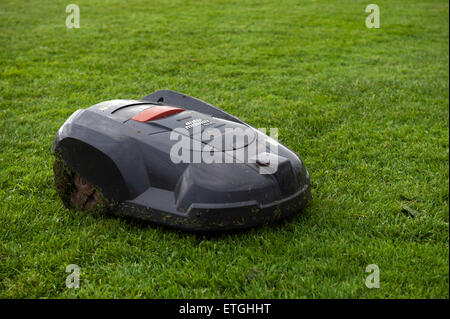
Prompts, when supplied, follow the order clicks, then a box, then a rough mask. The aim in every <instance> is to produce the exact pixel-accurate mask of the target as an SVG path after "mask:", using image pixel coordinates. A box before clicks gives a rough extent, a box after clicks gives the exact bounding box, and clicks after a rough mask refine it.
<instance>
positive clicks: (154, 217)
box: [52, 90, 311, 231]
mask: <svg viewBox="0 0 450 319" xmlns="http://www.w3.org/2000/svg"><path fill="white" fill-rule="evenodd" d="M211 129H214V133H215V134H213V135H210V136H209V140H208V139H206V141H205V139H204V137H205V130H206V133H208V130H211ZM236 132H245V133H242V134H240V133H236ZM175 133H176V134H177V136H176V137H177V138H174V137H173V136H171V134H172V135H174V134H175ZM229 134H232V135H233V136H231V138H230V136H228V135H229ZM206 135H208V134H206ZM183 139H184V143H181V140H183ZM186 142H187V143H188V144H186ZM177 143H178V144H177ZM186 145H187V146H186ZM177 147H178V148H177ZM255 148H257V153H256V155H251V154H253V153H255V152H253V153H252V152H251V151H250V150H252V149H255ZM174 150H176V152H175V157H174ZM274 150H275V151H274ZM52 151H53V152H54V155H55V162H54V166H53V170H54V178H55V186H56V190H57V192H58V194H59V196H60V198H61V199H62V201H63V203H64V205H65V206H66V207H67V208H75V209H80V210H87V211H91V212H93V213H105V212H112V213H114V214H116V215H119V216H127V217H132V218H136V219H139V220H143V221H149V222H152V223H156V224H161V225H167V226H171V227H175V228H178V229H183V230H192V231H214V230H228V229H238V228H245V227H250V226H256V225H261V224H265V223H268V222H271V221H275V220H279V219H281V218H283V217H286V216H288V215H292V214H294V213H296V212H299V211H300V210H301V209H302V208H303V207H304V206H305V205H306V203H307V201H308V200H309V199H310V196H311V187H310V177H309V172H308V170H307V169H306V167H305V166H304V165H303V162H302V160H301V159H300V158H299V157H298V156H297V155H296V154H295V153H294V152H293V151H291V150H290V149H288V148H287V147H285V146H283V145H282V144H280V143H278V142H277V141H275V140H274V139H272V138H270V137H268V136H267V135H265V134H263V133H262V132H261V131H259V130H256V129H255V128H253V127H251V126H250V125H248V124H247V123H245V122H243V121H242V120H240V119H238V118H236V117H234V116H232V115H230V114H228V113H226V112H225V111H222V110H220V109H218V108H216V107H214V106H212V105H210V104H208V103H205V102H203V101H201V100H198V99H196V98H193V97H190V96H187V95H184V94H181V93H177V92H173V91H168V90H161V91H157V92H155V93H152V94H150V95H148V96H146V97H144V98H143V99H142V100H112V101H106V102H101V103H99V104H96V105H94V106H91V107H89V108H87V109H81V110H77V111H75V112H74V113H73V114H72V115H71V116H70V117H69V118H68V119H67V121H66V122H65V123H64V124H63V125H62V126H61V128H60V129H59V131H58V133H57V135H56V137H55V140H54V143H53V146H52ZM239 151H241V153H239V154H241V155H242V154H244V157H246V156H247V157H246V158H245V159H242V158H241V157H242V156H237V153H238V152H239ZM183 152H184V153H183ZM205 153H206V154H205ZM180 154H184V156H185V157H184V158H183V160H180V159H177V157H176V156H177V155H178V156H179V155H180ZM186 154H187V156H188V157H186ZM173 158H175V160H173ZM186 158H187V159H188V160H185V159H186ZM196 158H197V161H195V159H196ZM199 158H200V159H203V158H215V159H216V160H215V161H213V163H207V162H206V160H200V161H199V160H198V159H199ZM210 162H211V161H210Z"/></svg>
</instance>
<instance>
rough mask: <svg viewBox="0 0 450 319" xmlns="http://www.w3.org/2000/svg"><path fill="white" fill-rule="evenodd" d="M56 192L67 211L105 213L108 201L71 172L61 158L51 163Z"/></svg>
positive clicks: (78, 175) (76, 174)
mask: <svg viewBox="0 0 450 319" xmlns="http://www.w3.org/2000/svg"><path fill="white" fill-rule="evenodd" d="M53 173H54V179H55V187H56V191H57V193H58V195H59V197H60V198H61V200H62V202H63V203H64V206H66V207H67V208H69V209H77V210H81V211H89V212H91V213H94V214H102V213H106V210H107V207H108V201H107V200H106V199H105V197H104V196H103V195H102V193H101V192H100V190H99V189H98V188H96V187H95V186H94V185H92V184H91V183H89V181H88V180H87V179H86V178H84V177H83V176H81V175H80V174H78V173H77V172H75V171H73V170H72V169H71V168H70V167H69V166H68V165H67V164H66V163H65V162H64V161H63V160H62V159H61V158H56V159H55V162H54V163H53Z"/></svg>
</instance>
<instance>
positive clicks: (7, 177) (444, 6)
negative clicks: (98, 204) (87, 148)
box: [0, 0, 449, 298]
mask: <svg viewBox="0 0 450 319" xmlns="http://www.w3.org/2000/svg"><path fill="white" fill-rule="evenodd" d="M69 3H71V2H67V1H51V2H50V1H49V2H42V1H18V0H14V1H12V0H2V1H1V3H0V124H1V125H0V297H3V298H11V297H18V298H24V297H32V298H41V297H44V298H54V297H56V298H65V297H69V298H76V297H82V298H85V297H101V298H103V297H113V298H115V297H132V298H134V297H145V298H167V297H170V298H178V297H186V298H191V297H193V298H204V297H217V298H225V297H226V298H232V297H238V298H260V297H264V298H317V297H320V298H336V297H337V298H340V297H342V298H431V297H432V298H448V297H449V224H448V222H449V132H448V129H449V95H448V89H449V73H448V67H449V32H448V31H449V5H448V2H447V1H425V0H422V1H385V0H383V1H381V0H379V1H377V2H376V3H377V4H378V5H379V6H380V10H381V28H380V29H367V28H366V27H365V18H366V16H367V13H365V11H364V9H365V6H366V5H367V4H368V3H370V2H368V1H350V0H348V1H339V2H331V1H302V2H299V1H268V0H262V1H243V0H239V1H228V0H222V1H185V0H175V1H146V0H145V1H144V0H136V1H127V2H125V1H118V0H117V1H92V0H89V1H88V0H79V1H76V2H75V3H76V4H78V5H79V6H80V10H81V28H80V29H67V28H66V26H65V20H66V16H67V14H66V13H65V7H66V5H67V4H69ZM158 89H172V90H176V91H180V92H183V93H186V94H189V95H192V96H195V97H199V98H201V99H203V100H205V101H208V102H210V103H212V104H215V105H217V106H219V107H221V108H223V109H225V110H226V111H228V112H231V113H232V114H234V115H236V116H238V117H240V118H242V119H243V120H245V121H247V122H248V123H250V124H252V125H253V126H255V127H267V128H270V127H278V128H279V140H280V141H281V142H282V143H284V144H286V145H287V146H288V147H290V148H292V149H293V150H294V151H296V152H297V153H298V154H299V155H300V156H301V157H302V158H303V160H304V161H305V163H306V165H307V167H308V168H309V170H310V172H311V178H312V184H313V196H314V198H313V200H312V201H311V203H310V205H309V206H308V207H307V209H305V210H304V212H303V213H302V214H300V215H297V216H295V217H294V218H292V219H290V220H286V221H283V222H281V223H278V224H275V225H271V226H264V227H260V228H256V229H251V230H249V231H246V232H239V233H230V234H224V235H222V236H215V237H205V236H200V235H194V234H187V233H182V232H177V231H173V230H168V229H165V228H162V227H156V226H146V225H141V224H138V223H134V222H130V221H126V220H122V219H118V218H113V217H107V218H96V217H92V216H89V214H85V213H79V212H75V211H69V210H66V209H65V208H64V207H63V206H62V203H61V201H60V200H59V198H58V196H57V194H56V192H55V190H54V186H53V173H52V163H53V157H52V154H51V151H50V147H51V144H52V142H53V138H54V136H55V133H56V131H57V130H58V128H59V127H60V126H61V125H62V123H63V122H64V121H65V119H66V118H67V117H68V116H69V115H70V114H71V113H72V112H74V111H75V110H76V109H78V108H85V107H88V106H90V105H93V104H95V103H97V102H99V101H103V100H109V99H117V98H130V99H138V98H141V97H143V96H145V95H146V94H148V93H150V92H153V91H155V90H158ZM405 206H407V207H409V208H405ZM407 210H410V211H412V210H414V211H415V212H414V215H415V216H412V215H411V214H408V213H407V212H406V211H407ZM68 264H77V265H79V266H80V267H81V288H80V289H68V288H66V287H65V279H66V276H67V275H68V274H67V273H66V272H65V268H66V266H67V265H68ZM368 264H377V265H378V266H379V268H380V288H379V289H368V288H366V286H365V284H364V282H365V278H366V276H367V275H368V274H367V273H365V268H366V266H367V265H368Z"/></svg>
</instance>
